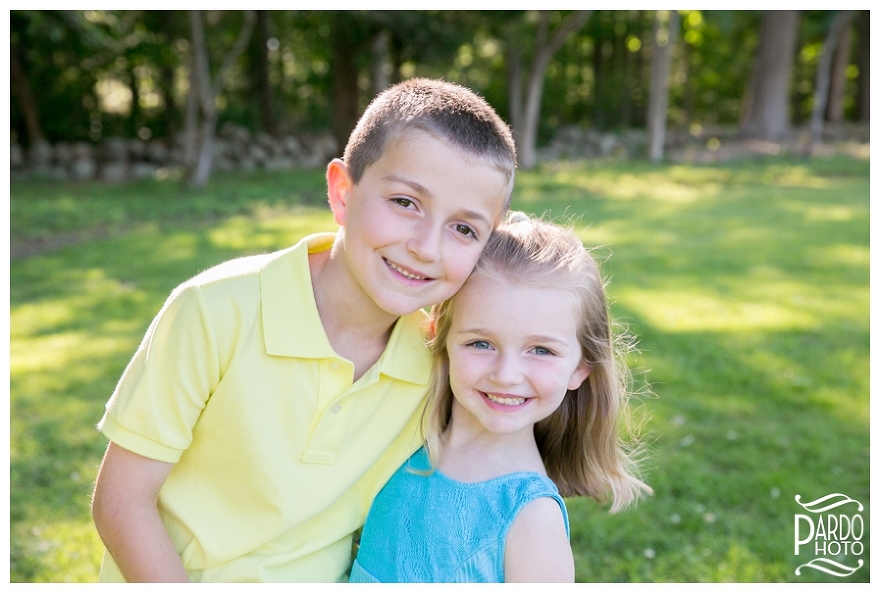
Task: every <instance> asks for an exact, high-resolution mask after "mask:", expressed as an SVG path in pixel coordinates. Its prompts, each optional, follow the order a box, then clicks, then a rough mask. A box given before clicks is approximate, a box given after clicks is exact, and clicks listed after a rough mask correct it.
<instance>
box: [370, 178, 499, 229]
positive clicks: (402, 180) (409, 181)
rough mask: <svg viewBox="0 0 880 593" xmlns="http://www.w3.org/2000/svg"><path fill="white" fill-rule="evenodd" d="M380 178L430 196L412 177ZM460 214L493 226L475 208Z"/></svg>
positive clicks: (425, 188) (426, 189)
mask: <svg viewBox="0 0 880 593" xmlns="http://www.w3.org/2000/svg"><path fill="white" fill-rule="evenodd" d="M382 179H384V180H386V181H396V182H398V183H402V184H404V185H408V186H410V187H411V188H413V190H415V192H416V193H418V194H421V195H423V196H428V197H430V196H431V192H430V190H429V189H428V188H427V187H425V186H424V185H422V184H421V183H419V182H418V181H413V180H412V179H407V178H406V177H399V176H397V175H386V176H385V177H383V178H382ZM461 216H463V217H464V218H467V219H469V220H477V221H480V222H482V223H484V224H486V225H489V226H490V227H491V226H493V225H492V222H491V221H490V220H489V219H488V218H486V217H485V216H483V214H481V213H479V212H477V211H476V210H465V211H464V212H462V213H461Z"/></svg>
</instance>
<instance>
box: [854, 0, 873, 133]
mask: <svg viewBox="0 0 880 593" xmlns="http://www.w3.org/2000/svg"><path fill="white" fill-rule="evenodd" d="M856 26H857V27H858V29H857V30H858V37H859V39H858V42H857V44H856V66H857V67H858V69H859V77H858V78H857V79H856V87H857V91H856V119H857V120H858V121H862V122H867V121H868V118H869V117H870V114H871V12H870V11H868V10H860V11H859V18H858V22H857V25H856Z"/></svg>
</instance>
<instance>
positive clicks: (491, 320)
mask: <svg viewBox="0 0 880 593" xmlns="http://www.w3.org/2000/svg"><path fill="white" fill-rule="evenodd" d="M454 307H455V310H454V311H453V312H452V324H451V325H450V328H449V335H448V337H447V339H446V351H447V353H448V355H449V381H450V385H451V387H452V392H453V393H454V394H455V401H454V402H453V418H455V419H456V420H455V421H456V422H459V421H465V422H470V423H473V424H474V426H475V427H476V428H477V429H478V430H485V431H488V432H491V433H495V434H513V433H518V432H519V431H523V430H529V431H531V430H532V427H533V425H534V424H535V423H536V422H538V421H539V420H543V419H544V418H546V417H547V416H549V415H550V414H551V413H553V411H554V410H556V408H558V407H559V405H560V404H561V403H562V399H563V397H565V394H566V391H567V390H569V389H577V388H578V387H579V386H580V385H581V383H582V382H583V381H584V379H586V378H587V375H588V374H589V366H588V365H587V363H586V362H585V361H584V360H583V357H582V355H581V347H580V344H579V342H578V339H577V334H576V326H577V322H578V314H577V310H576V307H575V302H574V298H573V297H572V296H571V295H569V294H568V293H565V292H563V291H561V290H559V289H556V288H543V287H532V286H523V285H520V284H517V283H515V282H510V281H508V280H504V279H501V278H500V277H499V278H489V277H486V276H485V275H483V274H480V273H476V274H474V276H472V277H471V278H470V279H469V280H468V282H467V284H465V286H464V288H462V291H461V293H460V294H459V296H458V298H457V299H456V302H455V304H454Z"/></svg>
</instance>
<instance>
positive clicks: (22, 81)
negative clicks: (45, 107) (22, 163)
mask: <svg viewBox="0 0 880 593" xmlns="http://www.w3.org/2000/svg"><path fill="white" fill-rule="evenodd" d="M10 46H11V47H10V56H9V58H10V75H11V79H12V92H13V93H14V94H15V96H16V98H17V99H18V106H19V109H21V113H22V115H23V116H24V123H25V126H26V128H27V138H28V143H29V144H30V145H31V146H34V145H36V144H39V143H41V142H45V140H46V136H45V134H43V126H42V124H40V109H39V107H38V106H37V100H36V98H35V97H34V91H33V89H31V83H30V81H29V80H28V77H27V73H26V71H25V67H24V64H22V61H21V56H19V52H18V48H17V47H16V44H15V43H12V44H10Z"/></svg>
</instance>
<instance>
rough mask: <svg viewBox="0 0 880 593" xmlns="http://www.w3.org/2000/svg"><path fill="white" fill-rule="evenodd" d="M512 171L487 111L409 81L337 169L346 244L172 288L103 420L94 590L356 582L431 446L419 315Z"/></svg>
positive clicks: (475, 253)
mask: <svg viewBox="0 0 880 593" xmlns="http://www.w3.org/2000/svg"><path fill="white" fill-rule="evenodd" d="M514 168H515V152H514V146H513V140H512V137H511V135H510V131H509V129H508V128H507V126H506V125H505V124H504V123H503V122H502V121H501V119H500V118H499V117H498V116H497V114H496V113H495V112H494V111H493V110H492V108H491V107H489V105H488V104H486V103H485V101H483V100H482V99H480V98H478V97H477V96H476V95H474V94H473V93H472V92H470V91H468V90H467V89H464V88H462V87H459V86H457V85H453V84H450V83H445V82H440V81H431V80H425V79H415V80H410V81H407V82H404V83H401V84H399V85H396V86H394V87H391V88H390V89H388V90H387V91H385V92H384V93H382V94H381V95H379V96H378V97H377V98H376V99H375V100H374V101H373V103H371V105H370V106H369V107H368V108H367V111H366V112H365V113H364V115H363V117H362V118H361V120H360V121H359V122H358V125H357V127H356V128H355V130H354V131H353V132H352V135H351V138H350V139H349V142H348V145H347V146H346V148H345V152H344V155H343V160H339V159H334V160H333V161H332V162H331V163H330V164H329V166H328V168H327V188H328V192H327V193H328V199H329V202H330V207H331V209H332V211H333V215H334V219H335V220H336V223H337V224H338V225H339V230H338V231H337V233H336V234H335V235H333V234H330V233H322V234H317V235H312V236H309V237H306V238H305V239H303V240H302V241H300V242H299V243H297V244H296V245H294V246H293V247H291V248H289V249H286V250H283V251H280V252H276V253H270V254H265V255H257V256H251V257H245V258H241V259H237V260H233V261H230V262H226V263H224V264H220V265H219V266H216V267H214V268H211V269H209V270H207V271H206V272H203V273H201V274H199V275H197V276H196V277H194V278H192V279H191V280H189V281H187V282H185V283H184V284H182V285H181V286H179V287H178V288H177V289H176V290H175V291H174V292H173V293H172V295H171V297H169V299H168V301H167V302H166V303H165V305H164V306H163V308H162V311H160V313H159V315H157V317H156V319H154V320H153V323H152V324H151V325H150V328H149V329H148V330H147V334H146V336H145V338H144V340H143V342H142V343H141V345H140V347H139V348H138V350H137V352H136V353H135V355H134V357H133V359H132V361H131V362H130V363H129V366H128V368H127V369H126V371H125V373H124V374H123V376H122V378H121V379H120V382H119V385H118V386H117V388H116V391H115V392H114V394H113V396H112V397H111V399H110V401H109V402H108V404H107V411H106V413H105V415H104V418H103V419H102V420H101V422H100V423H99V425H98V427H99V429H100V430H101V431H102V432H103V433H104V434H105V435H106V436H107V437H108V438H109V440H110V441H111V442H110V445H109V447H108V449H107V452H106V454H105V457H104V461H103V462H102V464H101V469H100V471H99V474H98V479H97V482H96V485H95V494H94V500H93V505H92V513H93V516H94V519H95V524H96V526H97V529H98V532H99V534H100V535H101V538H102V539H103V541H104V544H105V546H106V548H107V553H105V555H104V563H103V566H102V570H101V579H102V580H104V581H121V580H128V581H185V580H195V581H215V582H216V581H225V582H240V581H300V582H305V581H340V580H345V579H346V578H347V574H346V573H347V571H348V569H349V567H350V562H351V542H352V534H353V533H354V532H355V531H356V530H357V529H358V528H360V526H361V525H362V524H363V521H364V518H365V516H366V513H367V511H368V509H369V506H370V503H371V501H372V499H373V497H374V496H375V494H376V493H377V492H378V491H379V489H380V488H381V487H382V485H383V484H384V483H385V481H386V480H387V479H388V478H389V477H390V476H391V474H392V473H393V472H394V471H395V470H396V469H397V467H398V466H399V465H400V464H401V463H403V461H405V460H406V459H407V458H408V457H409V455H410V454H411V453H412V452H413V451H415V450H416V449H417V448H418V447H419V446H420V444H421V443H420V433H419V430H418V429H419V421H420V414H421V403H422V401H423V398H424V396H425V393H426V390H427V383H428V380H429V374H430V358H429V355H428V352H427V349H426V348H425V346H424V338H423V334H422V331H421V323H422V321H423V319H424V315H423V313H422V310H421V309H422V308H423V307H425V306H428V305H431V304H434V303H438V302H440V301H442V300H444V299H446V298H448V297H450V296H452V294H453V293H455V292H456V291H457V290H458V289H459V288H460V287H461V285H462V283H463V282H464V280H465V279H466V278H467V276H468V275H469V274H470V272H471V271H472V270H473V267H474V265H475V264H476V261H477V258H478V257H479V255H480V252H481V250H482V248H483V246H484V245H485V243H486V240H487V239H488V237H489V235H490V234H491V232H492V230H493V229H494V227H495V226H496V225H497V223H498V222H499V221H500V220H501V217H502V216H503V215H504V213H505V212H506V210H507V207H508V204H509V200H510V193H511V189H512V184H513V173H514Z"/></svg>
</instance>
